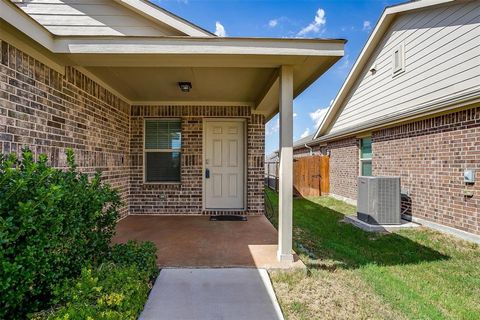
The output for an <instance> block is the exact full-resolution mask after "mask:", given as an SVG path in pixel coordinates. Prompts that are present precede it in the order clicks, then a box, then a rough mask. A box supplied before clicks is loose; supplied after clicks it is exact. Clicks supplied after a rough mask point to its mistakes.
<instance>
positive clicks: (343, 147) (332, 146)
mask: <svg viewBox="0 0 480 320" xmlns="http://www.w3.org/2000/svg"><path fill="white" fill-rule="evenodd" d="M358 148H359V142H358V139H356V138H347V139H343V140H338V141H333V142H329V143H328V144H327V149H328V150H329V152H330V193H331V194H334V195H337V196H341V197H345V198H349V199H357V177H358V174H359V164H358V161H359V154H358V152H359V151H358Z"/></svg>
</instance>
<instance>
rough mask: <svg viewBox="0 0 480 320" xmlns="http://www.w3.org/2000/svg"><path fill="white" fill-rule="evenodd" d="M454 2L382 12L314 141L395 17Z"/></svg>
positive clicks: (430, 0)
mask: <svg viewBox="0 0 480 320" xmlns="http://www.w3.org/2000/svg"><path fill="white" fill-rule="evenodd" d="M454 1H456V0H422V1H412V2H408V3H404V4H399V5H396V6H392V7H387V8H386V9H385V10H384V11H383V14H382V16H381V17H380V19H379V20H378V22H377V24H376V25H375V28H374V29H373V31H372V33H371V35H370V37H369V38H368V41H367V43H366V44H365V46H364V47H363V49H362V51H361V52H360V55H359V56H358V58H357V60H356V61H355V64H354V65H353V67H352V69H351V70H350V73H349V74H348V76H347V78H346V80H345V82H344V83H343V85H342V87H341V88H340V91H339V92H338V94H337V96H336V97H335V99H334V100H333V103H332V105H331V106H330V107H329V108H328V111H327V113H326V115H325V117H324V118H323V120H322V122H321V123H320V126H319V127H318V128H317V132H316V133H315V136H314V139H317V138H318V137H320V136H322V135H324V134H326V133H327V131H328V129H329V127H330V125H331V123H332V121H334V119H335V118H336V116H337V113H338V112H339V110H340V108H341V106H342V104H343V102H344V99H345V98H346V97H347V95H348V93H349V92H350V89H351V88H352V87H353V85H354V84H355V82H356V81H357V79H358V76H359V75H360V74H361V72H362V70H363V68H364V67H365V65H366V63H367V62H368V60H369V59H370V56H371V54H372V53H373V52H374V51H375V49H376V47H377V45H378V43H379V42H380V41H381V39H382V38H383V36H384V35H385V33H386V32H387V30H388V28H389V27H390V24H391V23H392V21H393V20H394V19H395V17H396V15H397V14H399V13H405V12H408V11H414V10H420V9H423V8H426V7H430V6H434V5H441V4H446V3H449V2H454Z"/></svg>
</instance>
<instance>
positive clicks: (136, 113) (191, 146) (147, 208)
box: [129, 106, 265, 214]
mask: <svg viewBox="0 0 480 320" xmlns="http://www.w3.org/2000/svg"><path fill="white" fill-rule="evenodd" d="M146 117H154V118H161V117H166V118H181V119H182V153H181V181H182V183H181V184H145V183H143V125H144V119H145V118H146ZM207 117H225V118H245V119H247V146H248V148H247V150H248V152H247V213H248V214H263V205H264V204H263V174H264V167H263V161H264V143H265V141H264V118H263V116H260V115H253V114H251V113H250V108H249V107H214V106H212V107H201V106H183V107H182V106H132V110H131V134H130V137H131V140H130V145H131V149H130V154H131V178H130V194H131V201H130V207H129V211H130V213H131V214H165V213H166V214H200V213H202V201H203V200H202V192H203V187H202V184H203V183H202V179H203V166H202V163H203V159H202V155H203V150H202V144H203V119H204V118H207ZM204 213H208V214H211V212H204ZM219 213H221V212H216V214H219ZM236 213H242V214H243V213H244V212H236Z"/></svg>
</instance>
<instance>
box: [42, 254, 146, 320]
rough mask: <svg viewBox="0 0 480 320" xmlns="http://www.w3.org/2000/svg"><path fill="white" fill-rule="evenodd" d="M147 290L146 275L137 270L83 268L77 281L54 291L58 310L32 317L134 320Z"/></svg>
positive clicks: (51, 319)
mask: <svg viewBox="0 0 480 320" xmlns="http://www.w3.org/2000/svg"><path fill="white" fill-rule="evenodd" d="M149 290H150V288H149V286H148V275H147V273H146V272H144V271H139V270H138V269H137V267H135V266H130V267H122V266H116V265H114V264H112V263H107V264H102V265H100V266H99V267H98V268H94V269H91V268H84V269H82V273H81V275H80V277H79V278H78V279H76V280H74V281H66V282H65V283H64V284H63V285H61V286H59V287H58V288H57V289H56V290H55V300H56V302H58V303H60V304H61V305H62V306H61V307H59V308H57V309H55V310H53V311H52V310H50V311H45V312H42V313H38V314H36V315H35V316H34V317H33V319H35V320H41V319H48V320H57V319H58V320H60V319H68V320H77V319H78V320H84V319H92V320H93V319H95V320H107V319H112V320H113V319H115V320H117V319H125V320H127V319H132V320H134V319H137V316H138V315H139V314H140V312H141V311H142V309H143V305H144V303H145V301H146V299H147V296H148V292H149Z"/></svg>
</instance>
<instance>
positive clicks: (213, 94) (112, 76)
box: [87, 67, 276, 105]
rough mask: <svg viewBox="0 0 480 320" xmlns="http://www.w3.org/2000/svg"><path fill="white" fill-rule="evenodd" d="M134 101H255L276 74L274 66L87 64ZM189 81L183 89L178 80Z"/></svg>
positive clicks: (101, 77)
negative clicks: (188, 90) (107, 65)
mask: <svg viewBox="0 0 480 320" xmlns="http://www.w3.org/2000/svg"><path fill="white" fill-rule="evenodd" d="M87 70H89V71H90V72H92V73H93V74H95V75H96V76H97V77H99V78H100V79H101V80H102V81H104V82H106V83H108V84H109V85H110V86H112V87H113V88H114V89H115V90H117V91H119V92H121V93H123V95H124V96H125V97H127V98H128V99H129V100H131V101H136V102H137V103H138V102H142V101H145V102H146V103H149V102H155V101H167V102H169V101H172V102H197V101H198V102H202V101H205V102H208V101H216V102H220V101H230V102H239V103H248V104H252V105H253V104H254V103H255V101H256V100H257V99H258V97H259V96H260V95H261V94H262V92H263V91H264V90H265V87H266V84H268V82H269V81H270V79H271V78H273V77H274V75H275V74H276V69H273V68H231V67H226V68H213V67H193V68H190V67H87ZM180 81H189V82H191V83H192V90H191V91H190V92H188V93H186V92H182V91H181V90H180V89H179V87H178V82H180Z"/></svg>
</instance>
